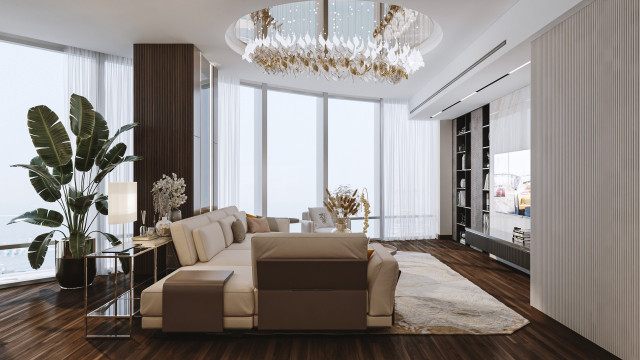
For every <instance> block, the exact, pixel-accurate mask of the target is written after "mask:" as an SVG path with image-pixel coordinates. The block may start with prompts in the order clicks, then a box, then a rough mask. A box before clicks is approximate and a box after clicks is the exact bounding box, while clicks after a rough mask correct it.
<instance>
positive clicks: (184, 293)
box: [162, 270, 233, 332]
mask: <svg viewBox="0 0 640 360" xmlns="http://www.w3.org/2000/svg"><path fill="white" fill-rule="evenodd" d="M231 275H233V271H232V270H183V271H179V272H177V273H176V274H175V275H173V276H171V277H170V278H168V279H167V280H166V281H165V283H164V285H163V288H162V331H164V332H221V331H222V330H223V326H222V321H223V317H224V302H223V288H224V284H225V283H226V282H227V280H229V278H230V277H231Z"/></svg>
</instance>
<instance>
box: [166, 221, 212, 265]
mask: <svg viewBox="0 0 640 360" xmlns="http://www.w3.org/2000/svg"><path fill="white" fill-rule="evenodd" d="M209 214H211V213H207V214H204V215H198V216H194V217H190V218H187V219H184V220H180V221H177V222H174V223H173V224H171V237H172V238H173V244H174V245H175V247H176V252H177V253H178V260H180V264H181V265H182V266H188V265H193V264H195V263H196V262H197V261H198V252H197V250H196V245H195V243H194V242H193V234H192V232H193V230H195V229H197V228H199V227H203V226H205V225H208V224H210V223H211V221H210V220H209V217H208V215H209Z"/></svg>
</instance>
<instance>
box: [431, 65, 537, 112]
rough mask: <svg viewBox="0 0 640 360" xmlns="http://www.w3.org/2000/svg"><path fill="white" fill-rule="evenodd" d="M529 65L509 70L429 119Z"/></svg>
mask: <svg viewBox="0 0 640 360" xmlns="http://www.w3.org/2000/svg"><path fill="white" fill-rule="evenodd" d="M529 64H531V61H527V62H526V63H524V64H522V65H520V66H518V67H517V68H515V69H513V70H511V71H510V72H508V73H507V74H504V75H502V76H500V77H499V78H497V79H495V80H493V81H492V82H490V83H488V84H487V85H485V86H483V87H481V88H480V89H478V90H476V91H474V92H472V93H471V94H469V95H467V96H465V97H463V98H462V99H461V100H458V101H456V102H455V103H453V104H451V105H449V106H447V107H446V108H444V109H442V110H441V111H439V112H438V113H436V114H434V115H431V117H430V119H433V118H434V117H436V116H438V115H440V114H442V113H443V112H445V111H447V110H449V109H451V108H452V107H454V106H456V105H458V104H460V103H461V102H463V101H465V100H467V99H468V98H470V97H472V96H473V95H475V94H477V93H479V92H480V91H482V90H484V89H486V88H488V87H489V86H491V85H493V84H495V83H497V82H498V81H500V80H502V79H504V78H506V77H507V76H509V75H511V74H513V73H514V72H516V71H518V70H520V69H522V68H523V67H525V66H527V65H529Z"/></svg>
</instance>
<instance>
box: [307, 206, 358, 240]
mask: <svg viewBox="0 0 640 360" xmlns="http://www.w3.org/2000/svg"><path fill="white" fill-rule="evenodd" d="M314 219H315V220H314ZM320 219H323V220H324V221H320ZM335 228H336V227H335V221H334V219H333V218H332V217H331V214H330V213H329V211H327V209H326V208H325V207H324V206H321V207H315V208H309V211H303V212H302V220H300V232H303V233H331V232H333V231H334V230H335ZM349 228H351V224H349Z"/></svg>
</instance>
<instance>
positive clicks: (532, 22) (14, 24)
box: [0, 0, 591, 119]
mask: <svg viewBox="0 0 640 360" xmlns="http://www.w3.org/2000/svg"><path fill="white" fill-rule="evenodd" d="M590 1H591V0H582V1H581V0H519V1H518V0H482V1H478V0H446V1H445V0H400V1H397V2H396V1H394V3H396V4H398V5H402V6H406V7H408V8H411V9H415V10H418V11H420V12H422V13H424V14H427V15H429V16H430V17H431V18H432V19H434V20H435V21H436V22H438V23H439V25H440V26H441V27H442V30H443V39H442V41H441V43H440V44H439V45H438V46H437V47H436V48H435V49H434V50H433V51H431V52H430V53H428V54H426V55H425V57H424V60H425V64H426V66H425V68H423V69H421V70H419V71H418V72H417V73H415V74H413V75H412V76H410V78H409V80H405V81H402V82H401V83H400V84H397V85H391V84H375V83H364V82H361V81H343V82H330V81H327V80H323V79H320V80H318V79H316V78H308V77H301V78H291V77H280V76H267V75H264V74H262V73H261V72H260V71H259V70H258V69H257V68H256V67H255V66H254V65H252V64H249V63H246V62H244V61H242V60H241V57H240V55H238V54H237V53H236V52H234V51H233V50H232V49H231V48H230V47H229V46H228V45H227V43H226V41H225V33H226V30H227V29H228V28H229V26H231V25H232V24H233V23H234V22H235V20H236V19H238V18H240V17H241V16H243V15H245V14H247V13H250V12H251V11H254V10H257V9H261V8H265V7H268V6H272V5H276V4H281V3H286V2H288V1H283V0H263V1H258V0H241V1H222V0H188V1H187V0H135V1H131V0H56V1H51V0H21V1H15V0H0V33H7V34H12V35H16V36H21V37H27V38H32V39H38V40H42V41H47V42H51V43H57V44H61V45H69V46H76V47H80V48H85V49H89V50H94V51H99V52H104V53H108V54H115V55H120V56H126V57H131V56H132V54H133V44H135V43H193V44H195V45H196V46H197V47H198V48H199V49H200V50H202V51H203V52H204V53H205V55H206V57H207V58H208V59H209V60H211V61H212V62H214V63H215V64H216V66H218V68H219V69H220V71H221V73H222V74H223V75H224V74H229V75H233V76H236V77H239V78H240V79H242V80H247V81H253V82H265V83H269V84H272V85H276V86H283V87H288V88H298V89H303V90H312V91H323V92H329V93H333V94H341V95H351V96H361V97H373V98H402V99H408V100H409V104H410V108H411V109H413V108H415V107H416V106H417V105H418V104H420V103H421V102H422V101H423V100H424V99H426V98H427V97H428V96H429V95H431V94H432V93H433V92H434V91H435V90H437V89H439V88H440V87H442V85H444V84H446V83H447V82H448V81H449V80H451V79H452V78H454V77H455V76H456V75H458V74H459V73H460V72H462V71H463V70H464V69H466V68H467V67H468V66H469V65H471V64H472V63H473V62H475V61H476V60H477V59H479V58H480V57H481V56H482V55H484V54H485V53H487V52H488V51H489V50H491V49H492V48H493V47H495V46H496V45H497V44H498V43H500V42H501V41H502V40H507V45H506V46H505V47H503V48H502V49H501V50H500V51H498V52H497V53H495V54H494V55H492V56H491V57H489V58H488V59H487V60H486V61H484V62H483V63H482V64H481V65H479V66H478V67H477V68H476V69H475V70H473V71H471V72H469V73H468V74H467V75H465V76H464V77H463V78H461V79H460V80H458V81H456V82H455V83H454V84H453V85H452V86H451V87H449V88H448V89H447V90H446V91H443V92H442V93H441V94H440V95H438V96H437V97H435V98H434V99H433V100H431V101H430V102H429V103H427V104H424V105H423V106H421V107H420V108H419V109H416V111H415V112H414V114H412V116H413V117H414V118H416V119H428V118H429V117H430V116H431V115H433V114H435V113H436V112H438V111H440V110H442V109H444V108H445V107H447V106H449V105H451V104H453V103H454V102H456V101H457V100H460V99H461V98H462V97H464V96H466V95H468V94H469V93H470V92H471V91H474V90H477V89H479V88H480V87H482V86H484V85H486V84H487V83H488V82H491V81H492V80H494V79H495V78H496V77H498V76H500V75H502V74H505V73H507V72H509V71H510V70H512V69H514V68H515V67H517V66H518V65H521V64H522V63H524V62H526V61H528V60H530V41H531V39H532V38H533V37H534V36H535V34H536V33H539V32H540V31H541V30H542V29H543V28H545V27H547V26H549V24H551V23H553V21H554V20H556V19H557V18H559V17H560V16H562V15H563V14H565V16H566V14H567V13H568V12H570V10H571V9H575V8H576V7H577V6H576V5H577V4H578V3H588V2H590ZM1 55H2V54H0V56H1ZM529 69H530V67H527V68H525V69H523V70H521V71H520V72H519V73H518V74H517V76H509V77H507V78H506V79H505V80H502V81H500V82H498V83H496V84H495V85H493V86H492V87H491V88H488V89H487V90H485V91H483V92H481V93H479V94H477V95H475V96H473V97H472V98H470V99H469V100H467V101H464V102H462V103H460V104H458V105H456V106H455V107H453V108H452V109H450V110H448V111H447V112H445V113H443V114H441V115H440V116H438V117H436V119H447V118H448V119H451V118H453V117H456V116H458V115H459V114H462V113H464V112H467V111H469V110H472V109H474V108H475V107H478V106H480V105H483V104H486V103H487V102H489V101H491V100H494V99H496V98H497V97H500V96H502V95H504V94H506V93H507V92H508V91H511V90H512V89H514V88H518V87H522V86H525V85H527V84H529V82H530V76H529ZM476 105H477V106H476ZM471 106H475V107H471Z"/></svg>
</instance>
